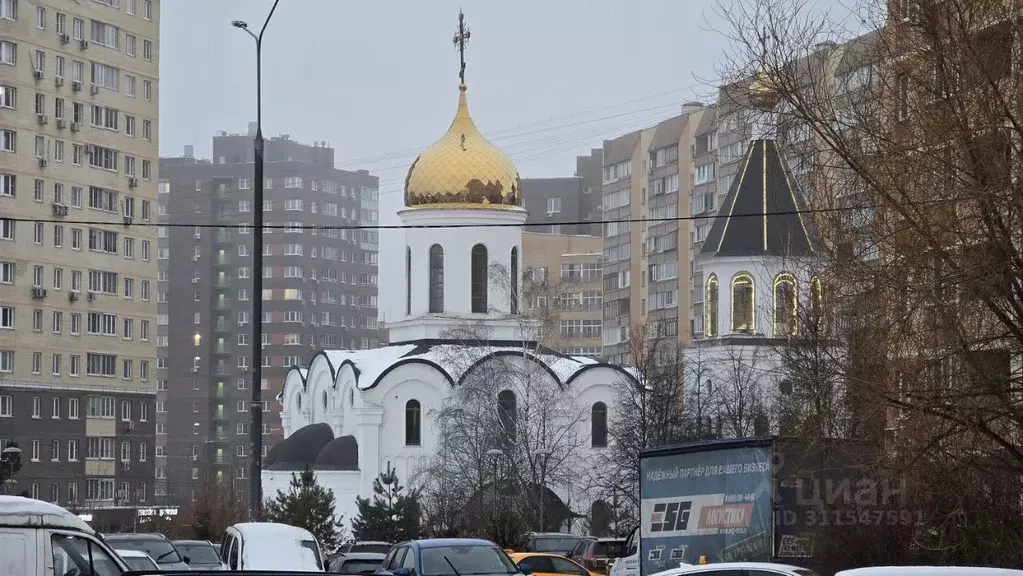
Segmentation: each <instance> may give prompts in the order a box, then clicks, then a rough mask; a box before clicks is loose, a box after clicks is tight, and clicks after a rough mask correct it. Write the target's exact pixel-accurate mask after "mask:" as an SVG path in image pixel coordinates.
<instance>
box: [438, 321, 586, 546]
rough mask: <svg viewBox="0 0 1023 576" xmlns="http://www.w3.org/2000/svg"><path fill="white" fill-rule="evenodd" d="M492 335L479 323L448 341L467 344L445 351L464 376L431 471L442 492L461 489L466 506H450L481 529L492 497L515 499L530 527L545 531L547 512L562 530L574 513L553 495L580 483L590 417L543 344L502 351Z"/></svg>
mask: <svg viewBox="0 0 1023 576" xmlns="http://www.w3.org/2000/svg"><path fill="white" fill-rule="evenodd" d="M527 328H528V325H527ZM491 334H492V329H491V328H490V327H489V326H487V325H486V324H485V323H483V322H480V323H476V324H466V325H464V326H461V327H459V328H457V329H455V330H452V331H451V333H450V334H449V335H448V339H451V340H454V341H455V342H459V343H460V344H458V345H456V346H450V347H448V348H446V349H445V350H444V352H443V354H444V359H443V361H444V362H445V364H446V365H448V366H450V367H451V368H452V370H453V371H454V372H455V373H457V374H463V375H464V376H463V378H462V380H461V381H460V382H459V383H458V385H457V387H456V388H455V390H454V392H453V393H452V395H451V397H450V399H449V401H448V402H447V403H446V404H445V406H444V407H443V408H441V410H440V411H439V413H438V414H437V416H436V418H437V422H438V423H439V426H440V428H441V441H440V446H439V450H438V453H437V455H436V458H435V459H434V460H433V461H432V462H431V463H430V465H429V466H430V467H429V469H430V470H431V474H434V475H435V477H436V479H437V481H441V482H444V485H443V486H442V487H441V489H442V490H444V491H450V490H451V489H452V487H454V486H458V487H459V491H460V492H461V493H462V494H464V495H465V496H466V499H465V501H462V502H456V501H454V500H452V499H448V500H447V502H448V504H456V505H459V506H462V507H463V509H465V510H470V514H469V516H474V517H472V518H469V520H470V521H471V522H472V523H474V524H475V525H476V526H481V525H484V526H485V525H487V523H488V521H489V520H488V517H487V516H486V514H485V509H487V508H490V509H492V508H493V506H492V505H490V504H488V503H487V502H486V498H487V495H488V494H493V495H495V497H496V496H500V497H501V498H503V499H505V500H507V499H511V500H512V501H513V502H514V504H515V506H514V507H515V509H516V510H518V511H519V513H520V514H521V516H522V519H523V521H524V522H526V523H527V524H528V525H531V526H533V527H535V528H540V527H541V526H540V517H541V511H543V512H544V522H543V524H544V525H551V526H556V525H558V524H560V522H562V521H564V520H566V519H567V516H568V510H567V509H566V508H565V507H564V506H562V505H560V504H559V503H558V502H557V501H553V500H552V499H551V498H549V497H548V496H547V494H548V492H547V491H548V490H549V489H550V487H556V486H564V487H567V486H573V485H575V484H576V483H577V480H576V472H577V470H578V469H579V466H580V454H579V451H580V448H581V447H582V445H583V438H582V436H581V434H580V430H581V423H582V422H583V420H584V417H585V416H586V414H585V412H584V411H583V410H582V409H580V408H579V407H578V406H577V405H576V404H575V402H574V401H573V400H572V398H571V395H570V394H569V393H567V391H565V390H563V389H562V387H561V383H560V382H558V381H557V380H556V379H555V378H554V377H553V376H552V375H551V374H550V372H549V371H548V368H547V366H546V365H545V363H546V362H547V361H549V360H551V358H546V357H545V356H546V355H547V351H546V349H545V348H544V347H543V346H542V345H538V344H536V343H535V342H530V341H528V340H527V341H524V342H523V344H522V346H521V347H518V348H508V347H504V348H501V349H497V348H495V347H493V346H490V345H488V342H490V341H491V340H492V337H491ZM537 356H538V357H539V360H540V361H539V362H537V361H534V359H533V358H534V357H537ZM426 493H427V508H429V506H430V502H429V500H430V497H429V494H430V493H431V491H430V490H429V489H427V490H426ZM474 498H475V499H476V500H475V502H474V501H473V499H474ZM455 500H457V499H455ZM541 502H542V504H541ZM470 504H473V505H470ZM544 508H545V509H544ZM477 509H480V511H477ZM428 512H429V511H428ZM434 514H436V512H434ZM505 520H506V519H505ZM505 520H502V519H494V521H495V522H497V524H500V523H501V522H502V521H505ZM446 523H447V524H450V522H446ZM491 528H492V529H496V528H495V527H494V526H491Z"/></svg>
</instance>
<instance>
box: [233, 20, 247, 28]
mask: <svg viewBox="0 0 1023 576" xmlns="http://www.w3.org/2000/svg"><path fill="white" fill-rule="evenodd" d="M231 26H234V27H235V28H246V29H247V28H248V27H249V25H248V24H247V23H245V22H243V21H241V20H232V21H231Z"/></svg>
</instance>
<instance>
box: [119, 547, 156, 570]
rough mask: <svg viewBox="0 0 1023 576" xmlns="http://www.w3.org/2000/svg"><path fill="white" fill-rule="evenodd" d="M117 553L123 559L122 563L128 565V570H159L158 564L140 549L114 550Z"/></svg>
mask: <svg viewBox="0 0 1023 576" xmlns="http://www.w3.org/2000/svg"><path fill="white" fill-rule="evenodd" d="M114 552H117V555H118V556H120V557H121V560H124V563H125V564H127V565H128V569H130V570H159V569H160V565H159V564H157V563H156V561H154V560H153V559H152V558H150V557H149V554H146V553H145V552H143V551H141V550H131V549H128V548H122V549H120V550H114Z"/></svg>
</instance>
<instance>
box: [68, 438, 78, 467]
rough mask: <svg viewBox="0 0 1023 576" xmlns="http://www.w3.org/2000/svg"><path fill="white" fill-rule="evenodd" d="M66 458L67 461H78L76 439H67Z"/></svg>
mask: <svg viewBox="0 0 1023 576" xmlns="http://www.w3.org/2000/svg"><path fill="white" fill-rule="evenodd" d="M67 459H68V462H77V461H78V440H68V441H67Z"/></svg>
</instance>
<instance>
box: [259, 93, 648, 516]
mask: <svg viewBox="0 0 1023 576" xmlns="http://www.w3.org/2000/svg"><path fill="white" fill-rule="evenodd" d="M521 203H522V201H521V195H520V190H519V175H518V173H517V171H516V169H515V167H514V166H513V164H512V162H511V161H510V160H509V159H508V158H507V156H505V154H504V153H502V152H501V151H500V150H499V149H497V148H496V147H495V146H493V145H492V144H491V143H490V142H488V141H487V140H486V139H485V138H484V137H483V136H482V135H481V134H480V132H479V131H478V130H477V128H476V126H475V124H474V123H473V121H472V118H471V117H470V116H469V109H468V105H467V101H466V86H465V84H464V83H462V84H460V85H459V88H458V106H457V112H456V114H455V118H454V120H453V121H452V123H451V125H450V127H449V128H448V131H447V133H445V134H444V136H443V137H441V138H440V140H438V141H437V142H436V143H434V144H433V145H431V146H430V147H429V148H427V149H426V150H425V151H424V152H423V153H422V154H420V156H419V157H418V158H417V159H416V160H415V162H413V164H412V166H411V168H410V169H409V172H408V176H407V177H406V179H405V208H404V209H403V210H401V211H400V212H399V216H400V218H401V221H402V223H403V224H404V225H406V226H409V227H408V228H405V229H404V235H405V237H404V251H403V252H404V259H403V260H398V261H384V262H382V263H381V266H393V267H397V268H399V269H400V272H399V273H397V274H392V275H391V277H393V278H402V279H403V281H404V287H403V288H404V290H403V298H404V302H403V303H402V304H403V308H404V310H403V311H404V318H401V319H400V320H399V321H393V322H389V323H388V325H387V328H388V332H389V333H388V339H387V341H388V342H389V344H388V345H387V346H385V347H382V348H378V349H372V350H321V351H318V352H316V353H315V354H313V355H312V356H311V358H310V359H309V363H308V365H307V366H305V367H301V368H293V369H292V370H291V371H290V372H289V373H288V375H287V376H286V378H285V381H284V387H283V390H282V392H281V393H280V395H279V396H278V399H279V400H280V403H281V422H282V427H283V432H284V436H285V439H284V440H283V441H281V442H280V443H278V444H277V445H276V446H274V448H273V450H271V451H270V453H269V454H268V455H267V458H266V459H265V460H264V468H263V472H262V481H263V491H264V494H265V496H266V497H270V496H272V495H273V494H275V493H276V491H277V490H279V489H286V488H287V486H288V483H289V481H290V480H291V476H292V473H294V472H297V471H300V470H303V469H304V468H306V467H309V468H311V469H312V470H313V471H314V472H315V474H316V476H317V479H318V481H319V482H320V483H321V484H322V485H324V486H325V487H327V488H329V489H331V490H333V492H334V495H335V497H336V500H337V506H338V509H337V512H338V513H339V514H344V517H345V518H346V519H349V520H350V519H352V518H354V517H356V516H357V509H356V505H355V498H356V496H362V497H370V496H372V486H373V481H374V479H376V478H377V476H378V475H379V474H380V473H381V472H382V471H384V470H385V469H386V466H387V465H388V463H390V464H391V465H392V466H394V467H395V469H396V471H397V474H398V477H399V479H400V481H401V482H402V483H403V484H404V485H409V484H410V483H411V482H410V481H411V480H413V478H412V476H413V475H415V474H416V473H417V470H419V468H420V467H421V466H422V465H423V464H424V463H425V462H426V461H427V460H429V459H430V458H431V457H432V456H433V455H434V454H436V451H437V448H438V441H439V438H438V431H439V430H438V423H437V421H436V420H435V419H434V417H433V416H434V415H435V414H436V413H437V410H438V409H439V408H441V407H442V406H444V405H445V403H448V402H452V401H453V399H452V392H453V391H454V390H455V389H456V388H457V387H458V386H459V384H460V383H461V382H463V381H465V380H466V379H467V378H468V377H470V376H471V375H472V372H474V371H487V370H490V371H493V370H494V366H493V365H492V364H493V363H497V362H500V363H502V366H505V365H507V362H508V359H509V357H514V361H515V362H517V363H520V364H523V365H527V364H528V365H530V366H531V367H533V368H538V369H537V370H534V373H536V374H540V375H541V377H542V378H546V379H549V382H547V384H555V385H557V386H558V388H559V389H560V393H561V394H563V395H564V398H565V402H566V403H569V402H571V403H573V404H574V405H576V406H579V407H581V411H580V413H581V414H585V417H583V418H581V419H580V420H579V421H578V423H577V424H576V426H578V430H576V432H577V434H578V436H579V437H580V438H581V439H583V442H581V444H582V446H583V448H582V450H583V451H586V452H587V453H585V454H582V455H581V456H582V458H581V460H585V461H587V462H589V463H595V462H597V461H598V459H597V458H596V456H597V454H596V451H599V450H604V449H606V446H607V425H608V418H609V413H611V414H613V410H614V396H615V395H614V391H613V387H614V385H615V383H616V382H618V381H621V379H622V378H631V376H630V375H629V373H628V372H626V371H625V370H623V369H622V368H620V367H617V366H613V365H608V364H603V363H600V362H597V361H595V360H593V359H591V358H583V357H569V356H565V355H562V354H559V353H557V352H554V351H553V350H549V349H546V348H544V347H542V346H539V345H537V344H536V343H535V341H530V339H531V334H532V330H530V329H529V327H530V323H529V322H528V321H525V320H524V319H523V318H522V317H521V316H519V298H520V297H519V292H520V291H519V287H518V278H519V277H520V276H521V270H522V269H523V268H522V227H521V225H522V224H523V223H525V221H526V212H525V210H524V209H523V208H522V207H521ZM480 225H493V226H490V227H478V226H480ZM470 226H471V227H470ZM499 269H503V270H507V271H509V273H508V274H506V275H504V276H503V278H498V277H497V276H498V274H496V273H494V270H499ZM509 278H510V279H511V280H510V281H509V280H508V279H509ZM509 284H510V285H509ZM476 323H481V324H483V325H485V327H486V334H487V337H486V340H485V341H470V340H466V339H465V338H458V339H452V338H451V337H450V335H451V334H452V331H453V330H457V329H460V328H464V327H465V326H467V325H472V324H476ZM455 357H457V358H459V361H458V362H452V361H451V359H452V358H455ZM517 386H520V385H519V384H515V383H513V382H508V383H507V386H504V384H500V383H499V385H498V388H497V389H498V390H500V394H499V395H500V396H501V398H502V402H508V401H511V402H514V400H515V396H516V395H519V394H522V393H523V392H524V391H523V390H521V389H518V388H517ZM493 400H494V410H495V411H497V410H498V402H499V400H498V398H497V397H495V398H494V399H493ZM578 478H579V481H578V482H577V483H576V484H575V485H563V486H556V485H553V486H548V488H550V489H551V490H553V491H554V492H555V493H556V494H557V495H558V497H559V498H560V499H561V500H562V502H570V503H571V505H572V508H573V509H574V510H575V511H576V512H579V513H580V514H585V513H586V512H587V511H588V509H589V506H590V505H591V504H592V500H593V496H592V495H590V494H588V492H587V486H586V484H587V482H586V474H585V473H584V471H582V470H580V473H579V474H578Z"/></svg>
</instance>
